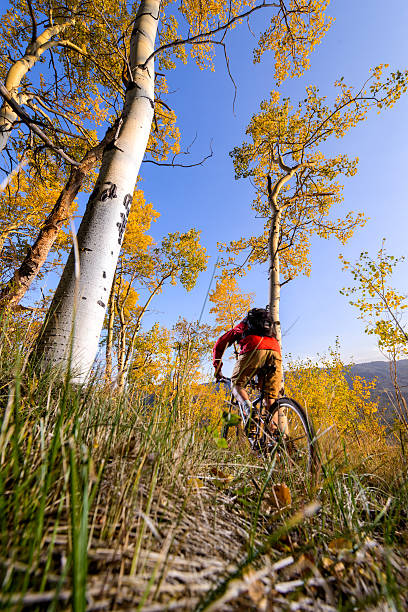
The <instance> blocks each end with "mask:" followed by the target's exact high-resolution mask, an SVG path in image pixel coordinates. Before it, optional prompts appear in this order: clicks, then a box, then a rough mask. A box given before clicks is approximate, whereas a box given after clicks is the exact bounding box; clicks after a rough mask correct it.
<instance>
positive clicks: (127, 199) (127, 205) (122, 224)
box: [111, 193, 132, 255]
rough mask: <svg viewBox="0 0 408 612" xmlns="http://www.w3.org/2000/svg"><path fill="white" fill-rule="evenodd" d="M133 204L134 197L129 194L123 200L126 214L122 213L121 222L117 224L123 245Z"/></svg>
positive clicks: (120, 242)
mask: <svg viewBox="0 0 408 612" xmlns="http://www.w3.org/2000/svg"><path fill="white" fill-rule="evenodd" d="M131 203H132V196H131V195H130V193H127V194H126V195H125V197H124V198H123V206H124V207H125V211H126V212H124V213H120V218H121V221H120V222H118V223H117V224H116V225H117V227H118V231H119V237H118V244H122V238H123V234H124V233H125V229H126V223H127V220H128V217H129V213H130V205H131ZM111 252H112V251H111ZM112 255H113V253H112Z"/></svg>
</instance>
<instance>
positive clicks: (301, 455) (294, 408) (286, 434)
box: [262, 397, 318, 472]
mask: <svg viewBox="0 0 408 612" xmlns="http://www.w3.org/2000/svg"><path fill="white" fill-rule="evenodd" d="M279 411H281V414H282V412H283V413H284V414H285V417H286V420H287V429H286V431H280V429H279V428H278V427H277V424H278V414H279ZM262 444H263V447H264V448H265V449H266V450H267V452H268V453H276V454H277V456H278V458H279V459H280V460H281V461H282V462H283V463H284V464H285V465H286V466H287V467H288V468H293V469H295V470H299V471H301V472H305V471H307V472H308V471H315V470H316V468H317V466H318V449H317V441H316V436H315V432H314V428H313V424H312V422H311V421H310V419H309V418H308V416H307V414H306V412H305V410H304V409H303V408H302V406H300V404H298V403H297V402H296V401H295V400H293V399H291V398H289V397H280V398H279V399H277V400H276V402H275V403H274V405H273V409H272V412H271V414H270V415H268V417H267V419H266V423H265V430H264V435H263V440H262Z"/></svg>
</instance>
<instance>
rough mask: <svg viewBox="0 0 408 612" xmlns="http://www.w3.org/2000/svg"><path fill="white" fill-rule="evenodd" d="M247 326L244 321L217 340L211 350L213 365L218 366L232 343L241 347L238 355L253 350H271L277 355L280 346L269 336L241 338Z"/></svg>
mask: <svg viewBox="0 0 408 612" xmlns="http://www.w3.org/2000/svg"><path fill="white" fill-rule="evenodd" d="M246 327H247V324H246V323H245V320H244V321H241V323H238V325H237V326H236V327H234V328H233V329H230V331H228V332H227V333H226V334H223V335H222V336H221V337H220V338H218V340H217V342H216V343H215V345H214V348H213V352H212V355H213V365H214V367H215V366H218V362H220V361H221V359H222V356H223V354H224V351H225V349H226V348H227V346H231V344H233V343H234V342H238V344H239V345H240V347H241V351H240V355H243V354H244V353H248V352H249V351H253V350H254V349H255V350H257V349H272V350H274V351H276V352H277V353H279V355H280V352H281V351H280V346H279V342H278V341H277V339H276V338H270V337H269V336H253V335H249V336H245V337H244V336H243V334H244V331H245V330H246Z"/></svg>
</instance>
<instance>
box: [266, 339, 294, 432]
mask: <svg viewBox="0 0 408 612" xmlns="http://www.w3.org/2000/svg"><path fill="white" fill-rule="evenodd" d="M265 365H266V366H267V367H268V366H269V367H270V368H271V373H270V375H269V376H266V378H265V382H264V393H265V403H266V406H267V410H268V412H270V411H271V407H272V404H273V403H274V401H275V400H276V399H277V398H278V397H279V392H280V389H281V385H282V358H281V356H280V355H279V353H277V352H276V351H273V350H269V351H268V355H267V358H266V361H265ZM273 423H274V424H275V425H276V427H277V428H278V430H279V432H280V433H283V434H286V435H289V432H288V419H287V416H286V411H285V408H284V407H282V408H279V410H278V411H277V412H276V413H275V414H274V415H273Z"/></svg>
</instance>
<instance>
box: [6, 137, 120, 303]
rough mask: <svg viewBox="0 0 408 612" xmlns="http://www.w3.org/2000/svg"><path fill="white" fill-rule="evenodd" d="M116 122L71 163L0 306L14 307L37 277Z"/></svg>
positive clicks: (110, 138)
mask: <svg viewBox="0 0 408 612" xmlns="http://www.w3.org/2000/svg"><path fill="white" fill-rule="evenodd" d="M116 129H117V126H116V127H115V126H113V127H111V128H109V129H108V131H107V133H106V135H105V137H104V139H103V140H102V141H101V142H100V143H99V144H98V145H96V146H95V147H93V148H92V149H91V150H90V151H88V152H87V153H86V155H85V156H84V158H83V159H82V161H81V162H80V165H79V166H76V167H74V166H73V167H71V172H70V175H69V178H68V181H67V183H66V185H65V187H64V189H63V190H62V191H61V193H60V195H59V197H58V200H57V201H56V203H55V205H54V207H53V209H52V211H51V212H50V214H49V215H48V217H47V218H46V220H45V221H44V224H43V226H42V227H41V229H40V232H39V234H38V236H37V238H36V240H35V242H34V244H33V245H32V246H31V247H29V249H28V251H27V254H26V256H25V257H24V260H23V262H22V263H21V265H20V267H19V268H18V269H17V270H16V271H15V273H14V275H13V277H12V278H11V279H10V280H9V281H8V283H6V284H5V285H4V286H3V287H2V288H1V290H0V310H1V309H2V308H6V307H8V308H15V307H16V306H17V305H18V303H19V302H20V300H21V299H22V298H23V297H24V295H25V293H26V292H27V290H28V289H29V288H30V285H31V284H32V282H33V281H34V279H35V278H36V277H37V275H38V273H39V272H40V270H41V268H42V266H43V265H44V263H45V261H46V259H47V257H48V254H49V252H50V250H51V248H52V245H53V244H54V242H55V240H56V239H57V236H58V234H59V231H60V229H61V226H62V224H63V223H64V221H66V220H67V219H68V218H69V215H70V211H71V207H72V203H73V201H74V200H75V198H76V196H77V195H78V192H79V190H80V189H81V187H82V184H83V181H84V179H85V177H86V175H87V174H89V173H90V172H91V170H93V169H94V168H95V167H96V166H97V164H98V163H99V162H100V161H101V159H102V154H103V151H104V148H105V146H106V145H107V144H108V143H110V142H112V141H113V138H114V135H115V132H116Z"/></svg>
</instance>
